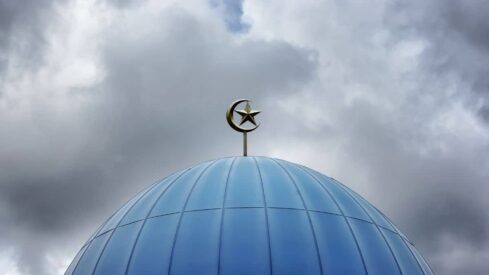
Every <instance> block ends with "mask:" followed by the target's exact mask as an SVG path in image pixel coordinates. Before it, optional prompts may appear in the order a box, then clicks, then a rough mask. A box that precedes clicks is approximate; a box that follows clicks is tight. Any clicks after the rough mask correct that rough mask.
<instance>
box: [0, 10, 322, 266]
mask: <svg viewBox="0 0 489 275" xmlns="http://www.w3.org/2000/svg"><path fill="white" fill-rule="evenodd" d="M153 19H154V20H156V21H153V20H148V21H147V22H144V23H143V25H139V26H135V25H131V24H133V23H134V22H132V21H129V22H124V21H122V20H121V22H120V24H121V25H124V24H127V25H124V27H123V28H113V29H108V30H106V31H105V32H103V33H102V34H101V35H102V36H104V37H106V39H107V40H106V43H104V45H103V47H102V48H101V49H100V57H101V60H100V62H101V64H103V69H104V71H105V72H106V75H105V77H104V79H103V80H102V81H101V82H100V83H97V84H94V85H93V86H89V87H83V88H73V89H72V90H71V91H68V93H67V94H68V95H69V97H68V98H69V99H70V101H71V100H72V102H73V104H80V105H78V106H79V107H78V108H76V109H75V110H72V111H70V112H69V114H60V113H57V111H56V110H50V109H49V108H48V109H44V108H45V107H46V106H49V104H50V100H47V101H45V102H39V103H38V104H39V105H36V104H35V106H34V107H33V108H34V109H35V110H36V113H37V114H38V115H39V117H36V118H33V119H32V120H27V119H26V120H22V121H7V120H6V118H4V119H3V122H4V126H5V127H3V128H2V130H1V131H2V132H1V136H2V137H1V138H0V140H2V143H3V145H2V146H3V149H2V151H3V156H4V157H2V158H1V159H0V163H1V165H0V167H1V168H0V170H1V171H0V182H2V185H1V186H0V190H1V191H0V194H1V195H0V198H1V199H0V201H2V203H3V204H5V208H3V209H2V211H0V212H1V215H2V216H5V217H6V218H7V219H8V220H9V221H10V222H9V223H2V225H1V226H0V231H2V232H5V233H6V234H5V235H3V236H4V238H8V239H10V241H9V242H8V243H7V244H5V245H6V246H13V247H14V248H15V249H16V251H17V253H18V255H19V258H18V261H19V264H20V265H22V266H23V267H24V268H23V269H22V272H23V274H50V271H49V265H48V263H47V260H46V259H43V258H39V257H37V258H36V257H35V255H42V254H43V253H45V252H46V251H43V250H48V249H51V248H49V247H48V244H49V243H51V242H52V241H53V240H55V241H56V242H60V243H64V242H66V241H65V240H62V239H63V238H66V239H67V240H68V241H69V242H70V246H69V249H76V248H78V247H79V245H80V244H81V243H82V242H83V241H84V239H86V238H88V236H89V234H90V231H93V230H95V229H96V227H97V226H98V224H99V223H101V222H102V220H103V219H104V218H106V217H107V216H108V215H109V214H111V212H112V211H114V209H116V208H117V207H118V206H119V205H120V204H122V203H123V202H124V201H125V200H127V199H128V198H129V197H130V196H131V195H132V194H134V193H135V192H136V191H137V190H140V189H141V188H143V187H145V186H147V185H149V184H150V183H151V182H152V181H155V180H157V179H159V178H161V177H163V176H165V175H167V174H168V173H170V172H171V171H175V170H177V169H181V168H184V167H186V166H188V165H190V164H193V163H196V162H199V161H203V160H205V159H208V158H212V157H221V156H223V155H225V154H229V155H231V154H235V153H236V152H235V151H236V150H235V148H236V146H234V145H233V143H234V141H233V139H234V138H236V137H237V136H236V134H234V133H233V132H232V131H231V130H230V129H228V127H227V126H226V124H225V122H224V112H225V108H226V107H227V105H228V104H229V102H230V101H231V100H234V99H236V98H239V97H244V96H245V97H249V98H251V99H253V100H256V101H258V102H260V101H265V99H266V98H267V97H269V96H270V95H271V93H274V92H275V91H277V90H279V91H281V92H282V93H283V95H287V94H290V93H293V92H294V91H295V88H296V87H298V86H300V85H303V83H305V82H307V81H308V80H309V79H310V78H311V77H312V76H313V75H314V73H315V70H316V66H317V64H316V61H315V54H314V52H312V51H310V50H308V49H302V48H297V47H294V46H292V45H290V44H288V43H285V42H280V41H252V42H244V43H237V42H236V41H234V40H233V39H232V37H231V36H232V34H230V33H228V32H227V31H226V30H225V29H221V28H220V25H219V24H213V23H208V22H205V21H202V19H198V18H195V17H194V16H193V15H191V14H190V13H189V12H187V11H186V10H185V9H183V8H180V7H178V6H172V7H170V8H167V9H165V10H164V11H162V12H161V14H159V16H158V17H155V18H153ZM129 20H131V19H129ZM154 26H159V27H157V28H153V31H150V32H139V33H142V34H141V35H137V37H136V38H135V37H134V36H128V35H127V32H128V31H130V32H134V33H138V31H139V29H138V28H140V27H142V28H144V27H148V29H149V28H150V27H154ZM78 102H88V103H86V104H83V103H78ZM4 111H6V110H4ZM14 127H15V128H14ZM19 141H20V142H21V143H20V144H19V143H18V142H19ZM14 227H16V228H19V230H22V231H25V234H22V235H20V236H19V235H17V234H16V233H15V230H14ZM55 236H57V238H55ZM77 238H79V239H77ZM63 249H68V248H66V247H65V248H63ZM70 251H71V250H70ZM71 252H73V251H71Z"/></svg>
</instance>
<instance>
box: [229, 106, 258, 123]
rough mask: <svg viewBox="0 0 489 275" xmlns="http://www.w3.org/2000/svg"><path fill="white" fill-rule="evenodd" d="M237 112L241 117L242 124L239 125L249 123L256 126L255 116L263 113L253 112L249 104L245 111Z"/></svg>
mask: <svg viewBox="0 0 489 275" xmlns="http://www.w3.org/2000/svg"><path fill="white" fill-rule="evenodd" d="M235 112H236V113H238V114H239V115H240V116H241V122H240V123H239V125H243V124H244V123H245V122H247V121H248V122H250V123H251V124H253V125H255V126H256V121H255V116H256V115H257V114H259V113H261V111H258V110H252V109H251V106H250V103H249V102H246V106H245V108H244V109H243V110H236V111H235Z"/></svg>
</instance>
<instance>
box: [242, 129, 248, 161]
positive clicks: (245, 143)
mask: <svg viewBox="0 0 489 275" xmlns="http://www.w3.org/2000/svg"><path fill="white" fill-rule="evenodd" d="M243 156H245V157H246V156H248V135H247V134H246V132H244V133H243Z"/></svg>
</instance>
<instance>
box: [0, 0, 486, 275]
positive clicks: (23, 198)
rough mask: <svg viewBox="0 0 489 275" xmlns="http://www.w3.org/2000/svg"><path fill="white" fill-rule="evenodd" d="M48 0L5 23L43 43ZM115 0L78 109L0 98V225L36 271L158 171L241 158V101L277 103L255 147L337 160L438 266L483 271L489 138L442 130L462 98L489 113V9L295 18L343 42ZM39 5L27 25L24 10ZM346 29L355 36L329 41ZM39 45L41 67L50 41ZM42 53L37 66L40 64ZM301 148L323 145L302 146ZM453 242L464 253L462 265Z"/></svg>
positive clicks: (453, 7) (345, 175)
mask: <svg viewBox="0 0 489 275" xmlns="http://www.w3.org/2000/svg"><path fill="white" fill-rule="evenodd" d="M1 3H2V5H3V6H1V7H2V9H1V10H2V11H1V12H3V13H8V12H7V11H8V9H7V8H5V7H7V6H6V4H5V3H7V4H9V3H14V2H1ZM15 3H21V2H15ZM36 3H37V2H36ZM39 3H42V4H33V3H30V2H29V4H27V3H24V4H25V5H32V6H31V7H29V8H28V7H27V6H23V7H26V10H25V11H24V10H23V9H22V8H21V4H9V5H14V6H11V7H12V8H9V9H14V10H15V12H11V14H12V16H11V18H10V19H8V17H1V19H0V20H4V21H5V22H6V23H3V21H2V23H1V24H2V26H3V27H2V26H0V29H1V30H14V27H13V26H14V25H16V24H21V25H22V26H23V27H22V28H23V29H24V30H29V29H35V30H36V31H35V32H34V33H37V34H36V35H32V36H31V35H27V36H25V37H24V38H25V39H27V40H28V39H32V41H37V37H38V36H39V37H44V35H45V34H46V33H45V32H44V31H46V32H47V31H48V30H45V28H44V26H45V25H46V24H52V21H49V20H48V21H46V17H45V12H46V10H45V9H44V8H45V7H51V8H52V7H53V5H54V4H52V3H51V2H47V1H41V2H39ZM111 3H113V4H114V7H116V9H115V10H116V11H114V12H123V13H125V15H126V16H121V17H120V18H118V19H120V20H118V21H117V24H116V25H113V26H110V27H109V28H107V29H104V30H103V31H102V32H101V33H100V34H99V35H98V36H97V39H100V40H101V41H102V43H101V47H100V48H99V49H98V52H97V57H98V58H99V60H97V62H98V64H99V65H100V68H99V69H100V70H101V71H103V77H101V80H100V81H99V82H96V83H92V84H90V85H86V86H82V87H76V88H71V89H69V90H68V91H65V93H64V94H63V95H65V96H66V97H67V99H69V100H68V101H67V102H70V103H72V104H73V105H72V106H73V107H72V108H69V109H60V108H56V106H54V105H55V102H56V98H55V97H54V96H53V97H47V96H46V98H42V100H28V101H29V103H31V105H29V108H27V109H29V110H24V109H22V108H25V106H23V105H22V104H19V105H18V107H17V109H16V108H13V107H12V104H11V102H9V103H8V104H7V103H5V100H3V101H2V99H0V103H2V104H0V123H1V125H2V128H0V153H1V154H0V182H1V184H0V218H1V219H2V221H6V222H2V223H0V247H1V246H3V247H6V248H12V247H13V248H14V249H15V253H16V255H15V256H14V257H15V260H16V261H17V262H18V263H19V264H20V265H21V266H22V270H21V272H22V273H23V274H50V273H52V272H51V270H50V269H49V268H50V264H49V262H48V259H46V258H45V257H39V255H43V254H44V255H46V253H48V252H52V251H58V252H61V253H65V254H70V253H71V254H73V253H74V252H75V251H76V250H77V249H78V248H79V247H80V246H81V244H82V243H83V242H84V241H85V240H86V239H87V238H88V236H89V234H90V233H91V232H92V231H93V230H95V228H96V227H97V226H98V225H99V224H100V223H101V222H102V221H103V220H104V219H105V218H106V217H107V216H108V215H110V214H111V213H112V212H113V211H114V210H115V209H116V208H117V207H118V206H119V205H121V204H122V203H123V202H124V201H126V200H127V199H128V198H129V197H130V196H131V195H132V194H134V193H135V192H137V191H138V190H140V189H141V188H143V187H144V186H146V185H148V184H150V183H151V182H153V181H155V180H157V179H159V178H161V177H162V176H165V175H167V174H169V173H170V172H172V171H175V170H177V169H180V168H184V167H187V166H189V165H191V164H193V163H196V162H199V161H203V160H206V159H211V158H217V157H222V156H226V155H236V154H239V153H240V152H239V150H240V148H239V144H240V142H241V140H240V139H241V137H240V136H239V135H238V134H236V133H234V132H233V131H232V130H230V129H229V127H228V126H227V125H226V123H225V120H224V112H225V108H226V107H227V105H228V104H229V103H230V102H231V101H232V100H235V99H237V98H241V97H248V98H250V99H252V100H254V102H255V103H256V104H257V105H256V107H258V108H260V109H264V112H263V113H262V114H260V121H261V122H262V124H263V125H266V127H261V128H260V130H259V131H256V132H255V133H254V135H252V136H251V137H250V143H251V148H250V150H251V151H252V153H253V154H254V152H257V153H258V154H262V153H270V152H271V153H272V154H275V152H276V151H274V150H281V151H282V152H286V156H285V157H284V158H286V159H289V160H291V161H295V162H301V161H300V159H301V158H303V159H306V160H307V161H308V162H309V164H311V165H312V166H313V167H315V168H317V169H318V170H320V171H328V170H332V173H331V174H329V175H330V176H335V177H337V178H338V179H339V180H340V181H343V182H345V183H346V184H348V185H349V186H351V187H353V189H355V190H357V191H359V192H360V193H362V194H363V195H365V197H366V198H367V199H369V200H370V201H372V202H373V203H375V204H376V205H377V206H379V208H380V209H381V210H382V211H383V212H385V213H386V214H387V215H388V216H389V217H391V218H392V219H393V220H394V221H395V222H396V223H397V224H398V225H399V227H400V228H401V230H402V231H403V232H405V233H406V234H407V235H408V237H410V239H411V240H413V241H415V243H416V245H417V247H419V248H420V249H421V250H422V252H423V254H424V255H426V256H427V258H428V259H429V260H430V262H431V263H432V265H433V266H434V267H435V270H436V271H438V274H461V273H464V274H481V273H483V272H484V271H485V270H487V268H488V267H487V261H486V259H487V255H489V248H488V241H487V240H488V237H489V236H488V233H489V232H488V230H489V217H488V214H487V211H485V209H487V208H488V207H489V205H488V202H487V198H486V197H487V194H488V192H489V189H488V187H487V186H486V185H487V178H488V176H489V175H488V172H487V171H489V159H488V157H487V156H488V155H489V145H488V144H487V143H486V142H484V141H483V140H481V137H482V135H480V134H479V132H476V133H461V132H459V131H458V130H457V131H450V130H447V129H445V128H443V127H438V128H437V127H434V126H433V125H434V124H435V125H437V124H436V122H437V120H439V119H440V117H441V118H443V115H444V114H445V113H449V112H451V111H453V107H452V104H455V103H459V102H463V106H464V108H467V110H468V111H469V112H471V113H476V112H478V110H480V111H479V114H480V115H481V116H482V117H486V115H485V114H486V113H488V112H487V104H485V105H484V104H483V105H482V106H479V105H477V104H476V103H475V102H477V101H478V100H479V99H484V98H485V97H486V96H485V95H486V94H487V93H486V92H485V90H484V87H485V85H486V84H484V83H485V81H486V79H485V78H484V77H483V76H484V73H485V72H486V69H487V65H485V64H489V62H485V61H486V59H487V52H486V50H487V47H486V46H487V45H486V41H485V39H484V38H483V37H478V34H482V33H484V28H485V26H487V23H486V22H482V21H483V18H484V14H485V13H486V10H487V9H485V8H482V7H479V6H475V5H476V4H466V3H465V2H464V3H458V2H448V3H449V4H443V3H445V2H443V3H442V2H441V1H433V2H429V3H428V2H421V1H416V2H396V3H397V4H395V5H391V4H389V5H388V9H386V10H385V13H384V14H382V16H385V18H384V21H383V22H382V25H381V26H376V25H375V24H376V23H375V22H376V20H373V23H372V22H370V21H368V24H364V23H363V21H362V20H361V17H362V16H365V13H364V12H363V11H358V10H356V9H355V7H350V6H349V5H348V4H343V6H342V8H341V9H336V10H334V9H332V10H334V12H335V13H338V14H337V15H336V17H333V18H334V20H335V21H338V22H336V24H337V25H338V26H341V28H340V29H338V30H336V29H335V28H334V27H330V28H326V27H324V28H323V27H316V28H314V26H308V25H307V24H305V23H304V22H302V21H301V22H297V23H294V25H297V26H299V25H300V24H304V29H303V30H302V33H305V34H308V33H309V31H311V33H312V34H311V35H310V36H312V37H313V38H322V35H323V34H324V36H325V37H326V38H327V39H325V40H327V43H326V44H327V45H330V44H332V45H334V47H332V48H331V49H330V48H326V50H325V49H324V48H321V47H320V46H321V45H319V43H316V44H314V43H310V44H309V43H307V41H300V42H301V43H294V42H297V41H290V40H288V39H287V35H283V37H280V36H278V37H276V38H275V37H274V38H269V39H260V38H257V37H253V36H252V37H253V39H243V40H239V39H236V37H237V36H243V35H245V34H234V33H232V32H229V30H228V29H226V22H225V18H219V20H213V19H212V20H211V19H207V18H202V17H199V16H198V15H195V14H192V12H191V11H189V10H187V9H185V8H182V7H179V6H178V5H174V6H171V7H169V8H166V9H164V10H163V11H161V12H159V13H158V15H157V16H154V17H151V16H149V15H148V16H144V18H142V17H137V15H135V14H133V13H131V12H132V11H131V9H132V8H134V7H136V4H135V3H136V2H133V1H111ZM38 5H39V6H38ZM137 5H138V6H137V7H138V8H140V7H142V6H143V5H144V3H139V2H138V4H137ZM9 7H10V6H9ZM211 8H212V7H211ZM235 8H236V7H235ZM240 8H242V7H240ZM48 10H49V9H48ZM40 11H42V12H40ZM238 11H239V8H238ZM316 11H318V12H317V15H318V17H317V18H316V17H314V15H315V14H308V16H307V18H308V19H311V22H314V24H316V25H318V24H325V25H327V24H329V23H328V22H329V21H324V20H326V19H328V20H331V17H328V18H325V16H324V14H323V12H319V11H320V9H317V8H316ZM234 12H236V10H234ZM244 12H246V11H244ZM38 13H40V14H41V15H39V16H35V15H33V16H32V18H33V19H32V20H27V21H25V22H21V20H19V19H16V18H22V17H23V16H26V15H24V14H38ZM14 14H22V15H15V16H14ZM48 14H50V15H51V16H55V15H56V12H55V11H53V12H52V13H48ZM216 14H217V13H216ZM373 14H375V15H378V13H373ZM233 16H235V17H234V18H233V20H237V17H236V16H237V15H236V14H233ZM239 16H241V15H239ZM276 16H279V14H278V13H277V15H276ZM36 18H38V19H36ZM39 18H40V19H39ZM279 19H280V18H279ZM355 19H358V20H359V21H356V20H355ZM305 21H307V20H305ZM355 24H357V25H355ZM16 26H17V25H16ZM19 26H20V25H19ZM328 26H329V25H328ZM255 27H256V26H251V28H250V32H253V28H255ZM376 27H377V28H378V29H375V28H376ZM15 28H17V27H15ZM370 28H372V29H370ZM385 29H386V30H387V31H388V33H389V36H388V37H389V39H390V41H389V42H391V43H392V44H389V43H387V44H386V45H383V46H385V49H382V51H378V49H377V48H375V47H378V45H372V42H371V40H369V39H370V38H371V37H370V36H371V35H373V34H376V33H378V32H380V31H384V30H385ZM16 30H17V29H16ZM294 31H296V30H290V33H293V32H294ZM333 31H338V32H341V34H342V35H336V36H335V35H331V36H327V35H330V34H329V32H333ZM2 33H4V34H5V35H6V36H5V37H7V36H8V35H10V34H9V32H7V31H5V32H2ZM288 33H289V30H287V34H288ZM8 37H10V36H8ZM1 39H3V37H2V38H0V40H1ZM57 39H60V40H62V39H63V37H59V38H57ZM328 39H329V40H328ZM410 39H419V40H423V41H424V42H426V43H427V45H428V47H427V48H426V49H425V50H424V51H423V53H422V55H421V58H420V59H421V60H422V61H423V62H422V63H421V65H420V66H419V67H418V68H416V71H414V72H412V71H411V72H408V73H406V75H401V76H400V77H397V75H396V76H395V77H391V76H390V75H389V74H388V72H389V71H388V70H387V69H388V68H387V69H386V68H382V66H385V64H387V65H389V64H388V63H383V62H380V61H379V60H383V59H387V58H388V56H386V55H384V56H378V55H377V54H378V52H383V51H390V50H392V49H391V48H390V47H393V45H395V44H396V43H399V42H402V41H405V40H410ZM2 41H7V40H2ZM29 41H31V40H29ZM302 42H303V43H302ZM322 42H324V41H322ZM87 43H88V42H87ZM0 44H1V43H0ZM4 44H5V45H7V44H8V43H4ZM27 45H31V43H27ZM32 45H34V44H32ZM299 45H301V46H299ZM1 47H2V45H0V48H1ZM358 47H361V48H362V51H359V50H358ZM32 52H33V54H34V55H36V56H39V60H42V58H43V54H44V51H43V48H38V47H34V48H32ZM8 53H9V55H10V54H11V52H8ZM365 53H368V54H365ZM16 54H18V55H21V54H20V53H19V52H17V53H16ZM6 58H9V56H7V57H6ZM321 59H329V60H328V64H322V63H321V62H322V61H321ZM37 64H38V65H35V64H31V65H32V66H34V67H36V66H39V64H41V65H42V62H40V63H37ZM337 64H340V65H341V66H338V65H337ZM379 64H380V65H379ZM321 66H324V67H326V69H324V67H321ZM386 72H387V73H386ZM407 74H409V75H407ZM318 79H322V80H321V81H319V80H318ZM324 79H327V81H324ZM386 83H387V84H386ZM454 83H455V84H454ZM3 84H5V83H3ZM453 86H456V87H468V88H464V89H458V90H457V93H456V94H455V95H453V94H446V93H444V90H442V89H441V88H451V87H453ZM352 87H353V88H355V89H357V91H358V90H361V91H364V90H363V89H365V91H366V93H368V97H367V99H355V91H354V90H350V88H352ZM393 87H394V88H395V89H392V88H393ZM26 96H29V95H26ZM352 98H353V99H352ZM36 99H38V98H36ZM288 100H289V101H293V102H294V103H296V104H297V105H293V106H289V105H288V103H289V101H288ZM386 102H387V104H386ZM389 104H392V106H387V107H386V105H389ZM23 112H25V113H23ZM309 112H312V115H311V113H309ZM12 113H14V114H18V113H20V115H17V116H16V115H11V114H12ZM284 118H286V119H287V123H282V121H283V119H284ZM467 127H468V128H470V126H467ZM481 127H485V126H481ZM474 136H475V137H474ZM296 147H297V148H298V149H296ZM304 148H305V149H308V150H309V151H307V150H305V152H300V153H299V154H297V155H294V153H295V151H294V150H300V149H304ZM292 156H293V157H292ZM279 157H280V156H279ZM331 163H333V164H335V165H336V166H335V168H330V167H328V165H327V164H331ZM328 173H329V172H328ZM447 247H448V248H447ZM453 247H457V249H454V248H453ZM452 252H454V253H455V252H456V253H460V255H462V256H463V257H462V256H461V257H460V258H459V259H458V262H456V261H453V260H452V258H451V257H453V256H452V254H450V253H452ZM474 253H477V257H476V260H474V258H473V257H471V256H470V255H471V254H474ZM457 255H458V254H457Z"/></svg>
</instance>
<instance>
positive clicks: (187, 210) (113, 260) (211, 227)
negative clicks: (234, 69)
mask: <svg viewBox="0 0 489 275" xmlns="http://www.w3.org/2000/svg"><path fill="white" fill-rule="evenodd" d="M272 273H273V274H301V275H302V274H374V275H377V274H409V275H412V274H432V272H431V270H430V268H429V267H428V265H427V263H426V262H425V260H424V259H423V257H422V256H421V255H420V254H419V253H418V251H417V250H416V249H415V248H414V246H413V245H412V244H411V242H409V240H408V239H407V238H406V237H405V236H404V235H403V234H402V233H401V232H400V231H399V230H398V229H397V228H396V227H395V226H394V225H393V224H392V222H390V221H389V219H387V218H386V217H385V216H384V215H383V214H382V213H381V212H380V211H379V210H377V209H376V208H375V207H374V206H372V205H371V204H370V203H368V202H367V201H366V200H365V199H363V198H362V197H360V196H359V195H358V194H356V193H355V192H353V191H352V190H350V189H349V188H347V187H346V186H344V185H343V184H341V183H339V182H338V181H336V180H334V179H332V178H330V177H327V176H325V175H322V174H320V173H319V172H316V171H314V170H311V169H309V168H307V167H304V166H300V165H297V164H293V163H290V162H287V161H283V160H278V159H272V158H266V157H232V158H224V159H219V160H214V161H210V162H205V163H202V164H199V165H196V166H194V167H191V168H188V169H185V170H182V171H179V172H177V173H174V174H172V175H170V176H168V177H167V178H165V179H163V180H161V181H159V182H156V183H155V184H153V185H151V186H149V187H148V188H146V189H145V190H143V191H142V192H140V193H139V194H137V195H136V196H135V197H134V198H132V199H131V200H130V201H129V202H127V203H126V204H125V205H123V206H122V208H120V209H119V210H118V211H117V212H116V213H115V214H114V215H112V216H111V217H110V218H109V219H108V220H107V221H106V222H105V223H104V224H103V225H102V226H101V227H100V228H99V229H98V230H97V231H96V232H95V234H94V235H93V236H92V237H91V238H90V239H89V240H88V241H87V243H86V244H85V245H84V246H83V247H82V248H81V250H80V251H79V252H78V254H77V256H76V257H75V259H74V260H73V262H72V263H71V265H70V266H69V267H68V270H67V271H66V273H65V274H83V275H85V274H107V275H117V274H159V275H162V274H190V275H193V274H196V275H197V274H198V275H205V274H233V275H235V274H272Z"/></svg>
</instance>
